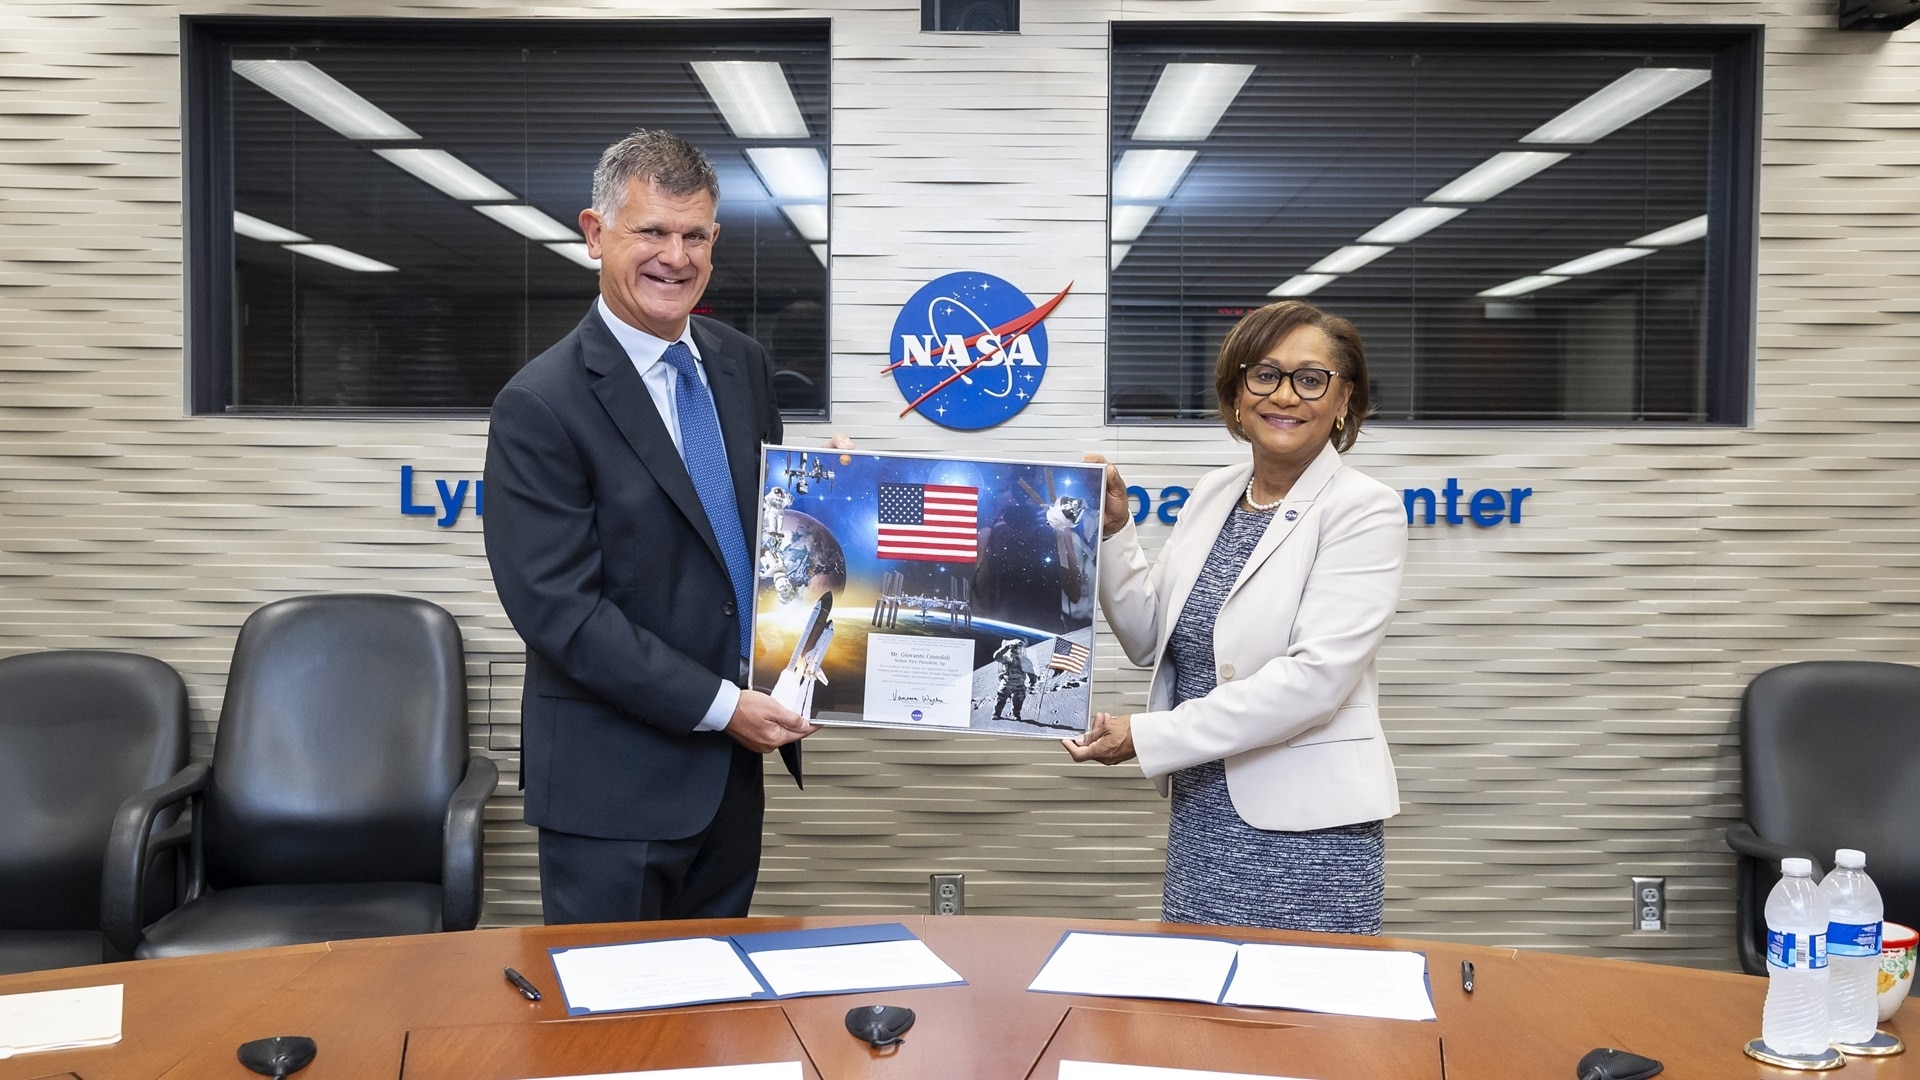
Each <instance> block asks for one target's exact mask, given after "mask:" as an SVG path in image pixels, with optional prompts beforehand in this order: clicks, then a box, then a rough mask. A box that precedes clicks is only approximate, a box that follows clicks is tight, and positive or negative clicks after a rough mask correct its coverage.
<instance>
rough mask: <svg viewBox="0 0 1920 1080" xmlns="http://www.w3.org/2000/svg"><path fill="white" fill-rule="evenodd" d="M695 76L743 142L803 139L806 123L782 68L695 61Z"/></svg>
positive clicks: (760, 63) (768, 64) (765, 63)
mask: <svg viewBox="0 0 1920 1080" xmlns="http://www.w3.org/2000/svg"><path fill="white" fill-rule="evenodd" d="M693 73H694V74H695V75H697V76H699V77H700V85H702V86H704V87H706V88H707V95H708V96H709V97H711V98H713V104H714V106H715V107H716V108H718V109H719V110H720V115H721V116H723V117H725V118H726V121H727V127H729V128H731V129H733V134H734V137H736V138H740V139H804V138H806V137H807V121H806V118H805V117H803V116H801V115H800V105H799V103H798V102H796V101H794V100H793V88H792V87H791V86H788V85H787V75H786V72H785V71H783V70H782V69H781V67H780V65H779V64H777V63H774V62H772V61H768V60H695V61H694V62H693Z"/></svg>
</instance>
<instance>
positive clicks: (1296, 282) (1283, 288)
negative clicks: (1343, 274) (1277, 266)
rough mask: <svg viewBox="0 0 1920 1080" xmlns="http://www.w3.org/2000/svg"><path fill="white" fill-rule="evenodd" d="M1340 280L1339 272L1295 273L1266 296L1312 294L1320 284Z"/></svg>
mask: <svg viewBox="0 0 1920 1080" xmlns="http://www.w3.org/2000/svg"><path fill="white" fill-rule="evenodd" d="M1338 280H1340V275H1339V274H1295V275H1293V276H1292V277H1290V278H1288V279H1287V280H1286V281H1285V282H1282V283H1281V284H1280V286H1279V287H1277V288H1275V289H1274V290H1273V291H1272V292H1269V293H1268V294H1267V295H1268V296H1312V295H1313V294H1314V292H1315V291H1316V290H1318V289H1319V288H1320V287H1321V286H1324V285H1328V284H1331V283H1333V282H1335V281H1338Z"/></svg>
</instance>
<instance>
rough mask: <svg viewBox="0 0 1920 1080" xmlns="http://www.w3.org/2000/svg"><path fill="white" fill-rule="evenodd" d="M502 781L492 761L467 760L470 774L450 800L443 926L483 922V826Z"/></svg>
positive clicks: (459, 927)
mask: <svg viewBox="0 0 1920 1080" xmlns="http://www.w3.org/2000/svg"><path fill="white" fill-rule="evenodd" d="M499 783H500V769H499V766H497V765H495V764H494V763H493V762H492V761H491V760H489V759H487V758H483V757H473V758H469V759H468V760H467V775H466V776H465V777H464V778H463V779H461V781H460V786H459V787H457V788H454V789H453V797H452V798H451V799H448V800H447V820H446V825H445V826H444V828H443V834H442V847H441V851H442V855H441V858H442V859H443V860H444V861H443V862H442V864H441V867H440V929H442V930H471V929H473V928H474V927H475V926H478V925H480V902H481V900H482V898H483V897H484V896H485V895H486V883H485V877H486V860H485V858H484V857H483V856H482V854H481V847H482V844H483V842H484V841H485V839H486V834H485V830H484V829H483V828H482V827H481V826H482V824H483V820H482V819H483V817H484V815H485V813H486V809H487V800H488V799H489V798H491V797H492V795H493V789H494V787H495V786H497V785H498V784H499Z"/></svg>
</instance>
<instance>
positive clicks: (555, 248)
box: [546, 244, 600, 270]
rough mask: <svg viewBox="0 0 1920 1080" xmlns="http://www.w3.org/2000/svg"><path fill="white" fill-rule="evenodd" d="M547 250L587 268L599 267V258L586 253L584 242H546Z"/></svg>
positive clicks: (595, 268) (594, 268) (596, 268)
mask: <svg viewBox="0 0 1920 1080" xmlns="http://www.w3.org/2000/svg"><path fill="white" fill-rule="evenodd" d="M546 247H547V250H548V251H551V252H553V253H554V254H555V255H558V256H560V257H562V258H564V259H567V260H568V261H570V262H574V263H578V264H579V265H581V266H584V267H586V268H587V269H589V270H598V269H600V260H599V259H596V258H594V257H593V256H591V255H589V254H587V245H585V244H548V245H547V246H546Z"/></svg>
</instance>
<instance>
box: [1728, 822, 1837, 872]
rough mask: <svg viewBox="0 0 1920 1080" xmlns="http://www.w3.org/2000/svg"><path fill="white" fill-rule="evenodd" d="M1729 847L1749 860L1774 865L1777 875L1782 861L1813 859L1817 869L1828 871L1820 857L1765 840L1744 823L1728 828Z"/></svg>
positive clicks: (1801, 849) (1737, 823) (1803, 850)
mask: <svg viewBox="0 0 1920 1080" xmlns="http://www.w3.org/2000/svg"><path fill="white" fill-rule="evenodd" d="M1727 846H1728V847H1730V848H1732V849H1733V850H1734V851H1735V852H1736V853H1738V854H1741V855H1745V856H1746V857H1747V858H1750V859H1760V860H1762V861H1763V862H1768V863H1771V864H1773V869H1774V871H1775V872H1776V873H1777V872H1778V871H1779V869H1780V860H1781V859H1811V860H1812V861H1813V865H1814V866H1815V868H1817V869H1820V870H1825V869H1827V865H1826V864H1825V863H1823V862H1821V861H1820V856H1818V855H1815V854H1814V853H1813V852H1811V851H1808V850H1806V849H1804V848H1796V847H1789V846H1787V845H1786V844H1776V843H1774V842H1773V841H1771V840H1767V839H1764V838H1763V837H1761V835H1760V834H1759V833H1757V832H1754V831H1753V826H1751V825H1749V824H1747V823H1746V822H1744V821H1736V822H1734V823H1733V824H1731V825H1729V826H1727Z"/></svg>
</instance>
